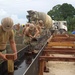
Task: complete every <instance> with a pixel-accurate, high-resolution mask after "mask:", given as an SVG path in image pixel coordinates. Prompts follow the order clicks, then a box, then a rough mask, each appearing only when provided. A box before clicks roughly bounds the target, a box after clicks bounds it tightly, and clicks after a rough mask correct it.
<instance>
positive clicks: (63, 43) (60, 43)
mask: <svg viewBox="0 0 75 75" xmlns="http://www.w3.org/2000/svg"><path fill="white" fill-rule="evenodd" d="M47 46H67V47H69V46H71V47H75V42H50V43H49V44H48V45H47Z"/></svg>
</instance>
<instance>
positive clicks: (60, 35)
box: [53, 34, 67, 37]
mask: <svg viewBox="0 0 75 75" xmlns="http://www.w3.org/2000/svg"><path fill="white" fill-rule="evenodd" d="M53 37H67V36H66V35H65V34H56V35H53Z"/></svg>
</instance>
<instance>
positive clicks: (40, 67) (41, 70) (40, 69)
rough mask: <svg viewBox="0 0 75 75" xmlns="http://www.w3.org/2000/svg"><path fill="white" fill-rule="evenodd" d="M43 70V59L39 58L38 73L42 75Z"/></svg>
mask: <svg viewBox="0 0 75 75" xmlns="http://www.w3.org/2000/svg"><path fill="white" fill-rule="evenodd" d="M43 72H44V60H43V59H40V62H39V75H43Z"/></svg>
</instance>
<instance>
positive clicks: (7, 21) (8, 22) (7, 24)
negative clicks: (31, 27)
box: [1, 17, 13, 31]
mask: <svg viewBox="0 0 75 75" xmlns="http://www.w3.org/2000/svg"><path fill="white" fill-rule="evenodd" d="M1 24H2V28H3V30H4V31H10V30H11V29H12V27H13V20H12V19H11V18H10V17H6V18H3V19H2V21H1Z"/></svg>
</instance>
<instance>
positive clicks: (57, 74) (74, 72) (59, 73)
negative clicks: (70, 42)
mask: <svg viewBox="0 0 75 75" xmlns="http://www.w3.org/2000/svg"><path fill="white" fill-rule="evenodd" d="M56 56H57V55H56ZM60 56H61V55H60ZM63 56H64V55H63ZM47 67H48V68H49V71H50V72H49V73H45V72H44V74H43V75H75V62H62V61H49V62H48V63H47Z"/></svg>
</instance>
